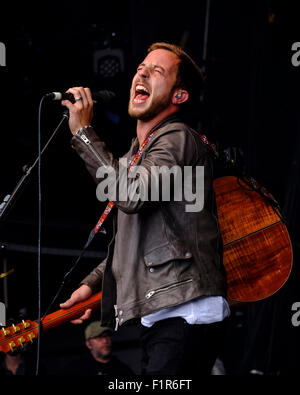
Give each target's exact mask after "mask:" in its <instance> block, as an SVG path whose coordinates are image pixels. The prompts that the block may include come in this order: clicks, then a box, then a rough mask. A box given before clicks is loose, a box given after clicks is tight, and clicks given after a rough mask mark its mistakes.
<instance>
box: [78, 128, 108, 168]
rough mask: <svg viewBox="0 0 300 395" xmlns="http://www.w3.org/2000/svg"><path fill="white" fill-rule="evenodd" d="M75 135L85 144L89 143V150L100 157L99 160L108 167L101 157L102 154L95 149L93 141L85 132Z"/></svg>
mask: <svg viewBox="0 0 300 395" xmlns="http://www.w3.org/2000/svg"><path fill="white" fill-rule="evenodd" d="M75 136H77V137H78V138H80V139H81V140H82V141H83V142H84V143H85V145H87V147H88V148H89V150H90V151H91V152H92V153H93V154H94V155H95V156H96V158H97V159H98V161H99V162H100V163H102V165H103V166H105V167H107V166H106V165H105V164H104V163H103V160H102V159H101V158H100V156H99V155H98V153H97V151H96V150H95V148H94V147H93V146H92V145H91V141H90V140H89V139H88V138H87V137H86V135H85V134H83V133H82V134H75Z"/></svg>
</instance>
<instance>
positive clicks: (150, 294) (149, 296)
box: [145, 278, 193, 299]
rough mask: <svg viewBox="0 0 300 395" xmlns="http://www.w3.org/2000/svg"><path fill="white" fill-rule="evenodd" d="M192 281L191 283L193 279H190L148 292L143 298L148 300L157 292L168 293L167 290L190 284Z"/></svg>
mask: <svg viewBox="0 0 300 395" xmlns="http://www.w3.org/2000/svg"><path fill="white" fill-rule="evenodd" d="M192 281H193V279H192V278H190V279H189V280H184V281H180V282H179V283H175V284H172V285H169V286H168V287H164V288H158V289H155V290H153V291H150V292H148V293H147V294H146V296H145V297H146V299H150V298H151V297H152V296H153V295H155V294H157V293H159V292H163V291H168V290H169V289H172V288H175V287H178V286H179V285H183V284H188V283H191V282H192Z"/></svg>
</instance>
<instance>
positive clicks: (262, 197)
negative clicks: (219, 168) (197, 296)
mask: <svg viewBox="0 0 300 395" xmlns="http://www.w3.org/2000/svg"><path fill="white" fill-rule="evenodd" d="M214 189H215V193H216V202H217V209H218V219H219V227H220V232H221V235H222V239H223V263H224V267H225V271H226V276H227V287H228V290H227V297H228V300H229V302H230V303H231V304H236V303H239V302H254V301H258V300H261V299H265V298H267V297H269V296H271V295H273V294H274V293H275V292H277V291H278V290H279V289H280V288H281V287H282V286H283V285H284V283H285V282H286V281H287V279H288V277H289V275H290V272H291V268H292V262H293V252H292V244H291V240H290V237H289V233H288V231H287V228H286V226H285V224H284V222H283V220H282V217H281V215H280V212H279V206H278V204H277V202H276V201H275V199H274V198H273V196H272V195H271V194H270V193H269V192H267V191H266V190H265V188H262V187H261V186H260V185H259V184H258V183H257V182H256V181H255V180H254V179H253V178H250V177H248V178H246V179H245V180H242V179H239V178H237V177H233V176H228V177H220V178H217V179H215V180H214Z"/></svg>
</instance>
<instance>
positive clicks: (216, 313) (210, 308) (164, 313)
mask: <svg viewBox="0 0 300 395" xmlns="http://www.w3.org/2000/svg"><path fill="white" fill-rule="evenodd" d="M229 315H230V308H229V305H228V303H227V301H226V299H224V298H223V297H222V296H201V297H199V298H197V299H194V300H191V301H189V302H186V303H183V304H180V305H178V306H174V307H168V308H166V309H162V310H159V311H157V312H155V313H152V314H148V315H146V316H144V317H142V319H141V322H142V325H144V326H147V327H150V326H152V325H153V324H155V322H157V321H161V320H164V319H166V318H171V317H182V318H184V319H185V320H186V321H187V322H188V323H189V324H211V323H213V322H219V321H223V319H224V318H226V317H228V316H229Z"/></svg>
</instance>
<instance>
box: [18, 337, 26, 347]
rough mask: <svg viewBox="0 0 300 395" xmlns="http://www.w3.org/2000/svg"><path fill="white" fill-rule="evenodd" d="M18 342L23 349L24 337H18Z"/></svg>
mask: <svg viewBox="0 0 300 395" xmlns="http://www.w3.org/2000/svg"><path fill="white" fill-rule="evenodd" d="M18 342H19V343H20V346H21V347H22V348H23V343H25V339H24V337H23V336H22V337H19V339H18Z"/></svg>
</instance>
